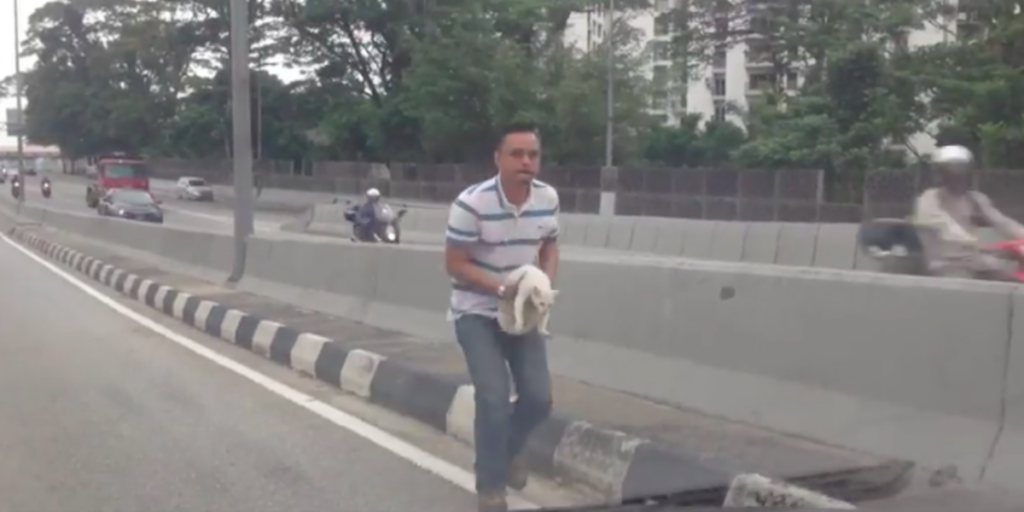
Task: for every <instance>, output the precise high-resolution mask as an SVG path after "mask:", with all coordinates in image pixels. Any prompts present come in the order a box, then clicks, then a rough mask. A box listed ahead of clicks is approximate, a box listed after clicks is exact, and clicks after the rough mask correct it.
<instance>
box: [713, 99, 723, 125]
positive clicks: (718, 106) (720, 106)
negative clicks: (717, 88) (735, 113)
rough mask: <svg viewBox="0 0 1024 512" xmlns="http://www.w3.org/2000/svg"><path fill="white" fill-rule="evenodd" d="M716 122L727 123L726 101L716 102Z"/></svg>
mask: <svg viewBox="0 0 1024 512" xmlns="http://www.w3.org/2000/svg"><path fill="white" fill-rule="evenodd" d="M714 120H715V121H718V122H722V121H725V100H715V116H714Z"/></svg>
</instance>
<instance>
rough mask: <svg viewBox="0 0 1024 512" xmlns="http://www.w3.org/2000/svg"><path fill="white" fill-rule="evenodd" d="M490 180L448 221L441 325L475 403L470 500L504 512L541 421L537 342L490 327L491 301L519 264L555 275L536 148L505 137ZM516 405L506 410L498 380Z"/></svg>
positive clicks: (530, 137)
mask: <svg viewBox="0 0 1024 512" xmlns="http://www.w3.org/2000/svg"><path fill="white" fill-rule="evenodd" d="M494 163H495V165H496V166H497V168H498V175H497V176H495V177H494V178H491V179H489V180H487V181H484V182H482V183H478V184H476V185H473V186H471V187H469V188H468V189H466V190H465V191H463V192H462V193H461V194H460V195H459V197H458V199H456V200H455V202H454V203H453V204H452V207H451V212H450V213H449V217H448V230H447V237H446V238H447V243H446V246H445V266H446V268H447V270H448V274H449V275H450V276H451V277H452V281H453V282H452V288H453V289H452V296H451V304H450V309H449V314H448V317H449V319H451V320H453V321H454V322H455V337H456V339H457V340H458V342H459V346H461V347H462V352H463V355H464V356H465V358H466V366H467V367H468V368H469V375H470V378H471V379H472V381H473V386H474V388H475V390H476V391H475V393H476V417H475V419H474V429H473V432H474V436H475V441H476V490H477V502H478V508H479V510H480V512H503V511H505V510H507V504H506V499H505V487H506V486H508V487H512V488H513V489H517V490H520V489H522V488H524V487H525V486H526V476H527V475H526V461H525V459H524V456H523V447H524V446H525V445H526V440H527V438H528V437H529V435H530V432H531V431H532V430H533V429H534V428H535V427H536V426H537V425H539V424H540V423H541V422H543V421H544V420H545V419H546V418H547V417H548V415H549V414H550V412H551V404H552V398H551V375H550V374H549V372H548V361H547V347H546V342H547V341H546V340H545V339H544V338H543V337H542V336H541V335H540V334H539V333H537V331H533V332H530V333H528V334H525V335H522V336H513V335H510V334H507V333H505V332H504V331H502V330H501V328H500V327H499V326H498V321H497V310H498V301H499V300H501V299H509V298H511V297H514V296H515V294H516V283H511V282H506V277H507V275H508V273H509V272H510V271H511V270H513V269H515V268H517V267H519V266H521V265H525V264H528V263H534V262H535V261H537V265H538V266H539V267H540V268H541V269H542V270H543V271H544V272H545V273H546V274H547V275H548V277H550V278H551V279H552V281H554V279H555V275H556V273H557V271H558V245H557V239H558V218H557V215H558V193H557V192H556V191H555V189H554V188H553V187H551V186H550V185H547V184H545V183H541V182H540V181H537V180H536V177H537V174H538V172H539V169H540V140H539V139H538V137H537V133H536V132H535V131H534V130H533V129H532V128H529V127H525V126H517V127H512V128H509V129H508V130H506V131H504V133H503V134H502V137H501V140H500V141H499V143H498V147H497V149H496V150H495V152H494ZM510 371H511V374H512V379H513V380H514V381H515V389H516V394H517V395H518V398H517V399H516V401H515V404H514V405H513V404H512V403H511V402H510V400H509V396H510V394H511V388H510V384H509V379H508V375H509V373H510Z"/></svg>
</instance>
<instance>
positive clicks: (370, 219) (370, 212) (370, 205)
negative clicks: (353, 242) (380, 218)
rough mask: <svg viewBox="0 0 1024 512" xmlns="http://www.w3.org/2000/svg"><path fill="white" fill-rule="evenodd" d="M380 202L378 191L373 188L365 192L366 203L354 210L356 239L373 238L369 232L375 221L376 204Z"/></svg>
mask: <svg viewBox="0 0 1024 512" xmlns="http://www.w3.org/2000/svg"><path fill="white" fill-rule="evenodd" d="M379 201H380V190H377V189H375V188H371V189H368V190H367V191H366V202H365V203H363V204H361V205H359V206H358V207H357V208H356V215H355V226H353V229H354V230H355V231H356V238H357V239H359V240H366V239H368V238H371V237H373V233H372V232H371V230H372V229H373V224H374V222H375V221H376V220H377V203H378V202H379Z"/></svg>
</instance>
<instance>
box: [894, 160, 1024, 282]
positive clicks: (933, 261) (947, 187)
mask: <svg viewBox="0 0 1024 512" xmlns="http://www.w3.org/2000/svg"><path fill="white" fill-rule="evenodd" d="M933 162H934V164H935V169H936V171H937V181H938V185H939V186H937V187H933V188H929V189H928V190H925V191H924V192H923V193H922V194H921V195H920V196H919V197H918V198H917V202H916V203H915V205H914V213H913V222H914V224H915V226H916V227H917V228H918V233H919V234H920V238H921V241H922V244H923V246H924V255H925V258H926V259H927V265H928V270H929V272H931V273H933V274H935V275H940V276H946V277H964V278H976V279H994V280H1000V281H1004V280H1005V281H1018V279H1017V278H1016V276H1015V275H1014V273H1015V272H1016V270H1017V265H1016V264H1013V263H1012V262H1009V261H1007V260H1006V258H1003V257H1000V256H999V255H998V254H996V253H994V252H993V251H991V250H988V249H985V248H984V247H983V242H982V241H981V240H979V238H978V232H977V228H978V227H981V226H988V227H991V228H992V229H994V230H995V231H997V232H998V233H999V234H1000V235H1001V236H1003V237H1005V238H1007V239H1024V226H1021V225H1020V224H1019V223H1017V222H1016V221H1015V220H1013V219H1011V218H1009V217H1007V216H1005V215H1003V214H1002V212H1000V211H999V210H998V209H996V207H995V206H993V205H992V201H991V200H990V199H989V198H988V196H986V195H985V194H983V193H981V192H979V191H977V190H974V189H973V182H974V179H973V170H974V155H973V154H971V151H970V150H969V149H967V148H965V147H963V146H943V147H941V148H939V149H938V151H937V152H936V154H935V158H934V160H933Z"/></svg>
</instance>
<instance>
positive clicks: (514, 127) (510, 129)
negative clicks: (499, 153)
mask: <svg viewBox="0 0 1024 512" xmlns="http://www.w3.org/2000/svg"><path fill="white" fill-rule="evenodd" d="M514 133H532V134H534V135H537V136H538V137H540V134H539V133H538V132H537V127H536V126H534V125H532V124H528V123H513V124H510V125H507V126H505V127H504V128H502V129H501V132H500V133H499V134H498V141H497V144H496V145H495V146H494V149H495V150H498V149H501V145H502V144H504V143H505V138H506V137H508V136H509V135H512V134H514Z"/></svg>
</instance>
